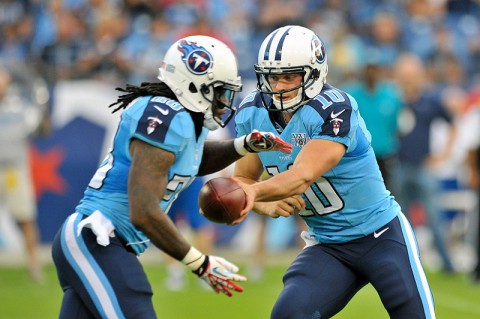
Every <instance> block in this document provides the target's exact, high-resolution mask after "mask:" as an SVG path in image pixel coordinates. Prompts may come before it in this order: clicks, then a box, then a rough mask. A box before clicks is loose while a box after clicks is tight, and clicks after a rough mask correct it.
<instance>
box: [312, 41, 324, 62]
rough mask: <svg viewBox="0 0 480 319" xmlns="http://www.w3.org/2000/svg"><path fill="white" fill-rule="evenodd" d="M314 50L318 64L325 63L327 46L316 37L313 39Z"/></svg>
mask: <svg viewBox="0 0 480 319" xmlns="http://www.w3.org/2000/svg"><path fill="white" fill-rule="evenodd" d="M312 50H313V51H314V54H315V59H316V60H317V62H318V63H323V62H325V58H326V56H327V52H326V50H325V46H324V45H323V43H322V40H320V39H319V38H318V37H317V36H314V37H313V39H312Z"/></svg>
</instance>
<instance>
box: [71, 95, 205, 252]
mask: <svg viewBox="0 0 480 319" xmlns="http://www.w3.org/2000/svg"><path fill="white" fill-rule="evenodd" d="M207 134H208V129H206V128H205V127H203V128H202V133H201V134H200V137H199V138H198V139H197V138H196V134H195V127H194V125H193V121H192V119H191V117H190V113H189V112H187V111H186V110H185V109H184V108H183V106H182V105H180V104H179V103H178V102H177V101H174V100H171V99H168V98H164V97H152V96H145V97H141V98H138V99H136V100H135V101H133V102H132V103H131V104H130V105H129V106H128V107H127V109H126V110H125V111H123V112H122V115H121V118H120V124H119V126H118V130H117V132H116V134H115V137H114V140H113V147H112V148H111V150H110V152H109V154H108V156H107V157H106V158H105V160H104V161H103V162H102V163H101V165H100V167H99V168H98V170H97V172H96V173H95V175H94V176H93V178H92V179H91V181H90V183H89V184H88V187H87V189H86V191H85V194H84V197H83V199H82V200H81V202H80V204H79V205H78V206H77V208H76V209H77V212H79V213H81V214H84V215H90V214H92V213H93V212H95V211H96V210H100V211H101V212H102V214H103V215H104V216H106V217H107V218H108V219H110V220H111V221H112V223H113V225H114V226H115V229H116V233H117V235H118V236H119V237H120V238H122V239H123V240H124V241H125V242H127V244H128V245H130V246H131V247H132V249H133V250H134V251H135V252H136V253H137V254H140V253H142V252H143V251H144V250H145V249H146V248H147V247H148V243H149V240H148V238H147V237H146V236H145V235H144V234H143V233H141V232H140V231H139V230H137V229H136V228H135V227H134V226H133V225H132V224H131V222H130V215H129V209H128V191H127V185H128V183H127V179H128V174H129V169H130V165H131V161H132V157H131V155H130V151H129V145H130V143H129V142H128V141H131V140H132V139H134V138H136V139H139V140H142V141H144V142H145V143H148V144H151V145H153V146H156V147H158V148H161V149H164V150H166V151H169V152H172V153H173V154H175V156H176V159H175V162H174V163H173V165H172V166H171V167H170V169H169V172H168V180H169V182H168V185H167V191H166V193H165V196H164V197H163V199H162V201H161V203H160V206H161V208H162V210H163V211H164V212H166V213H167V212H168V210H169V209H170V206H171V205H172V203H173V201H174V200H175V199H176V198H177V196H178V194H179V193H180V192H181V191H182V190H183V189H184V188H186V187H187V186H188V185H190V183H191V182H192V181H193V179H194V178H195V176H196V175H197V172H198V168H199V165H200V162H201V158H202V153H203V144H204V141H205V139H206V137H207Z"/></svg>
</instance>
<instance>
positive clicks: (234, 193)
mask: <svg viewBox="0 0 480 319" xmlns="http://www.w3.org/2000/svg"><path fill="white" fill-rule="evenodd" d="M246 200H247V198H246V195H245V192H244V191H243V189H242V188H241V187H240V185H239V184H238V183H237V182H236V181H235V180H233V179H232V178H229V177H217V178H212V179H211V180H209V181H207V182H206V183H205V184H204V185H203V186H202V188H201V189H200V193H199V195H198V207H199V208H200V214H202V215H203V216H205V218H207V219H208V220H210V221H212V222H215V223H218V224H231V223H232V222H233V221H234V220H235V219H237V218H238V217H240V212H241V211H242V210H243V209H244V208H245V205H246Z"/></svg>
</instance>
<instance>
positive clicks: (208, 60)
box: [178, 40, 213, 75]
mask: <svg viewBox="0 0 480 319" xmlns="http://www.w3.org/2000/svg"><path fill="white" fill-rule="evenodd" d="M178 51H180V52H182V61H183V63H185V66H186V67H187V69H188V71H190V72H191V73H193V74H196V75H202V74H205V73H207V71H208V70H209V69H210V68H211V67H212V66H213V58H212V55H211V54H210V52H208V51H207V50H206V49H205V48H204V47H202V46H198V45H197V44H196V43H195V42H190V41H186V40H182V41H180V42H179V44H178Z"/></svg>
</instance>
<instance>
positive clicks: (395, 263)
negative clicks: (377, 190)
mask: <svg viewBox="0 0 480 319" xmlns="http://www.w3.org/2000/svg"><path fill="white" fill-rule="evenodd" d="M283 283H284V288H283V290H282V292H281V293H280V296H279V298H278V299H277V302H276V303H275V306H274V308H273V311H272V314H271V318H272V319H281V318H285V319H287V318H288V319H325V318H330V317H332V316H334V315H335V314H337V313H338V312H339V311H340V310H342V309H343V308H344V307H345V306H346V305H347V303H348V302H349V301H350V300H351V299H352V297H353V296H354V295H355V294H356V293H357V292H358V291H359V290H360V289H361V288H362V287H364V286H365V285H366V284H368V283H371V284H372V285H373V287H374V288H375V289H376V291H377V292H378V294H379V296H380V299H381V301H382V303H383V305H384V306H385V308H386V309H387V311H388V313H389V315H390V318H392V319H417V318H428V319H431V318H435V312H434V305H433V297H432V294H431V291H430V288H429V286H428V283H427V280H426V277H425V273H424V271H423V268H422V266H421V264H420V259H419V254H418V247H417V244H416V240H415V237H414V235H413V231H412V228H411V226H410V224H409V223H408V221H407V220H406V218H405V216H404V215H403V214H402V215H400V217H398V218H395V219H393V220H392V221H391V222H390V223H388V224H387V225H385V226H384V227H382V228H380V229H379V230H377V231H376V232H375V233H374V234H371V235H369V236H367V237H364V238H361V239H358V240H354V241H351V242H348V243H344V244H319V245H315V246H310V247H307V248H305V249H304V250H303V251H302V252H301V253H300V254H299V255H298V256H297V257H296V258H295V260H294V261H293V263H292V264H291V265H290V267H289V268H288V269H287V271H286V272H285V275H284V277H283Z"/></svg>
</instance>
